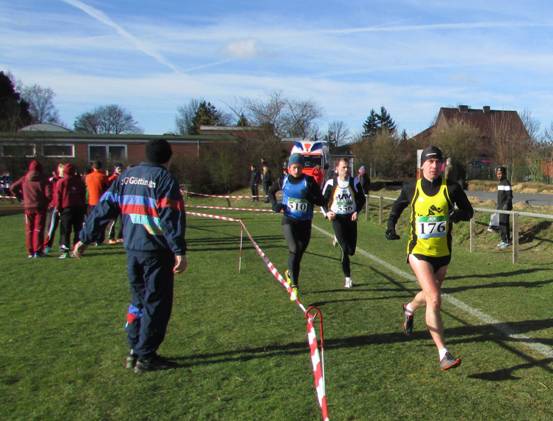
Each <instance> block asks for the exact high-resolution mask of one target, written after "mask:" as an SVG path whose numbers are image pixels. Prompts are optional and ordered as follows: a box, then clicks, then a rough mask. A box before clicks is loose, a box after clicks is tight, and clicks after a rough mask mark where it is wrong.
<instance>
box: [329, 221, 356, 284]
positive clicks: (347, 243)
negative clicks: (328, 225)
mask: <svg viewBox="0 0 553 421" xmlns="http://www.w3.org/2000/svg"><path fill="white" fill-rule="evenodd" d="M332 228H334V233H335V234H336V239H337V240H338V244H339V245H340V248H341V249H342V271H343V272H344V276H347V277H350V276H351V264H350V261H349V257H350V256H353V255H354V254H355V248H356V247H357V221H352V220H351V215H343V216H342V215H336V219H334V220H333V221H332Z"/></svg>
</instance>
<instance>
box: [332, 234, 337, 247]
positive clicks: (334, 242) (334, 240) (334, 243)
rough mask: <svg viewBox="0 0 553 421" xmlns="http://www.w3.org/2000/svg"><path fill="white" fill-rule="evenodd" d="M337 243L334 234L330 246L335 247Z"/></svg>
mask: <svg viewBox="0 0 553 421" xmlns="http://www.w3.org/2000/svg"><path fill="white" fill-rule="evenodd" d="M337 244H338V239H337V238H336V236H334V238H333V239H332V247H336V245H337Z"/></svg>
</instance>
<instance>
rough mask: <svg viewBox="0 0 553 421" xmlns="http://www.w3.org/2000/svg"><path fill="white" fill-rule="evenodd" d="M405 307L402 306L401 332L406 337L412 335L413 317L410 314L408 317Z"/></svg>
mask: <svg viewBox="0 0 553 421" xmlns="http://www.w3.org/2000/svg"><path fill="white" fill-rule="evenodd" d="M405 307H406V305H405V304H403V306H402V308H403V332H404V333H405V334H406V335H407V336H411V335H412V334H413V324H414V315H413V313H411V315H410V316H408V315H407V310H406V309H405Z"/></svg>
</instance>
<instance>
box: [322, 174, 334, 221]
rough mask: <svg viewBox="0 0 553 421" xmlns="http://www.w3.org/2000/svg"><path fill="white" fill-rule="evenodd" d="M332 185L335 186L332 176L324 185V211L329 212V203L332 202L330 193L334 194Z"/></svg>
mask: <svg viewBox="0 0 553 421" xmlns="http://www.w3.org/2000/svg"><path fill="white" fill-rule="evenodd" d="M332 187H334V180H333V179H332V178H330V179H328V180H327V182H326V183H325V185H324V187H323V193H322V195H323V201H324V203H323V206H322V207H323V211H324V212H325V213H327V212H328V205H329V203H330V195H331V194H332Z"/></svg>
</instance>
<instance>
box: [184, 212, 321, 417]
mask: <svg viewBox="0 0 553 421" xmlns="http://www.w3.org/2000/svg"><path fill="white" fill-rule="evenodd" d="M188 214H189V215H192V216H198V217H201V218H211V219H218V220H221V221H230V222H238V223H239V224H240V225H241V228H242V229H241V235H242V233H243V232H245V233H246V235H247V237H248V238H249V240H250V241H251V242H252V245H253V246H254V248H255V250H256V252H257V254H258V255H259V257H261V259H262V260H263V262H264V263H265V265H266V267H267V269H268V270H269V272H270V273H271V274H272V275H273V277H274V278H275V279H276V280H277V282H279V283H280V284H281V286H282V287H284V288H285V289H286V292H287V293H288V294H289V295H290V294H291V293H292V288H291V287H290V286H289V285H288V284H287V283H286V282H285V280H284V278H283V276H282V275H281V274H280V273H279V272H278V270H277V268H276V267H275V266H274V265H273V263H272V262H271V261H270V260H269V258H268V257H267V255H266V254H265V253H264V252H263V250H262V249H261V247H259V245H258V244H257V242H256V241H255V240H254V239H253V237H252V235H251V234H250V232H249V231H248V228H247V227H246V225H245V224H244V222H243V221H242V220H241V219H236V218H229V217H226V216H220V215H211V214H205V213H198V212H189V213H188ZM295 302H296V304H297V305H298V307H299V308H300V310H301V311H302V312H303V313H304V316H305V318H306V319H307V338H308V344H309V351H310V357H311V365H312V368H313V379H314V384H315V389H316V393H317V401H318V404H319V408H320V410H321V415H322V419H323V421H329V417H328V404H327V398H326V387H325V371H324V334H323V315H322V312H321V310H319V309H318V308H317V307H313V306H311V307H308V308H307V309H305V307H304V306H303V304H302V303H301V302H300V300H299V298H296V300H295ZM311 313H313V314H311ZM317 317H318V318H319V330H320V333H321V347H320V351H319V346H318V343H317V335H316V333H315V327H314V320H315V319H316V318H317Z"/></svg>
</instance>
